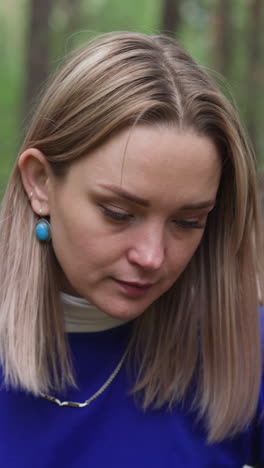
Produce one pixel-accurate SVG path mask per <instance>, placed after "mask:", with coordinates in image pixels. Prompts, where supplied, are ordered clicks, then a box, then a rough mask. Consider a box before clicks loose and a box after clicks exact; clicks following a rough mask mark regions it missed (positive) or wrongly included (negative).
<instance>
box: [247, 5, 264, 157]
mask: <svg viewBox="0 0 264 468" xmlns="http://www.w3.org/2000/svg"><path fill="white" fill-rule="evenodd" d="M263 10H264V9H263V3H262V0H251V1H250V14H249V36H248V67H247V69H248V84H247V88H248V89H247V96H248V102H247V115H248V118H247V120H248V122H247V124H248V131H249V136H250V138H251V141H252V143H253V146H254V148H255V150H256V153H257V156H259V155H258V149H259V148H258V143H259V142H258V120H259V116H260V105H259V103H260V96H261V88H262V87H263V84H262V80H263V69H262V54H263V52H262V45H261V42H262V34H263V32H262V31H263V26H264V25H263V13H264V11H263Z"/></svg>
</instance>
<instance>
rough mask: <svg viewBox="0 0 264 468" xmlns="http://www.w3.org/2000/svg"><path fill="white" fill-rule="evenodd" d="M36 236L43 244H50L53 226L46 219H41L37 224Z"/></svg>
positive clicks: (40, 211)
mask: <svg viewBox="0 0 264 468" xmlns="http://www.w3.org/2000/svg"><path fill="white" fill-rule="evenodd" d="M41 213H42V209H41V208H40V210H39V214H40V215H41ZM36 236H37V239H38V240H39V241H41V242H49V241H50V240H51V226H50V223H49V222H48V221H47V220H46V219H45V218H40V219H39V221H38V222H37V224H36Z"/></svg>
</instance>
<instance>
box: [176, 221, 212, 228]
mask: <svg viewBox="0 0 264 468" xmlns="http://www.w3.org/2000/svg"><path fill="white" fill-rule="evenodd" d="M174 223H175V224H177V226H179V227H181V228H183V229H204V228H205V225H206V223H205V222H203V223H201V222H200V221H199V219H182V220H174Z"/></svg>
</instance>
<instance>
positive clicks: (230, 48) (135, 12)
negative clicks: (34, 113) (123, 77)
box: [0, 0, 264, 195]
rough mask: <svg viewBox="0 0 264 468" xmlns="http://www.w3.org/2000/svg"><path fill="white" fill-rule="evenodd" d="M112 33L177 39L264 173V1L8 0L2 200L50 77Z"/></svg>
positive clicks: (2, 8) (2, 22)
mask: <svg viewBox="0 0 264 468" xmlns="http://www.w3.org/2000/svg"><path fill="white" fill-rule="evenodd" d="M113 30H130V31H143V32H146V33H149V34H151V33H158V32H163V33H167V34H171V35H173V36H174V37H176V38H177V39H178V40H179V41H180V42H181V43H182V45H183V46H185V48H186V49H187V50H188V51H189V52H190V53H191V54H192V55H193V56H194V58H195V59H196V60H197V61H198V62H199V63H200V64H202V65H203V66H204V67H205V68H206V69H207V70H208V71H209V73H211V74H212V75H213V76H214V77H216V79H217V81H218V83H219V84H220V86H221V88H222V90H223V92H224V93H225V94H226V95H227V96H228V98H229V99H230V100H231V101H232V102H233V103H234V104H235V106H236V107H237V109H238V112H239V113H240V116H241V120H242V123H243V126H244V128H245V129H246V131H247V133H248V135H249V137H250V139H251V141H252V144H253V146H254V149H255V153H256V157H257V161H258V167H259V170H260V171H263V170H264V1H263V0H8V1H5V0H2V2H1V4H0V47H1V49H0V50H1V74H0V121H1V124H0V141H1V154H0V195H1V193H2V190H3V188H4V186H5V184H6V180H7V177H8V174H9V172H10V169H11V166H12V164H13V162H14V160H15V158H16V155H17V152H18V149H19V145H20V143H21V141H22V139H23V135H24V133H25V130H26V128H27V126H28V123H29V120H30V114H31V110H32V108H33V106H34V104H35V103H36V101H37V96H38V92H39V90H40V89H41V87H42V86H43V85H44V84H45V82H46V80H47V77H48V76H49V75H50V74H51V73H52V72H53V71H54V70H56V69H57V68H58V67H59V66H60V63H61V61H62V60H63V58H64V57H65V55H67V53H68V52H70V51H71V49H72V48H75V47H77V46H78V45H80V44H83V43H84V42H86V41H87V40H89V38H91V37H92V36H94V35H96V34H98V33H103V32H108V31H113Z"/></svg>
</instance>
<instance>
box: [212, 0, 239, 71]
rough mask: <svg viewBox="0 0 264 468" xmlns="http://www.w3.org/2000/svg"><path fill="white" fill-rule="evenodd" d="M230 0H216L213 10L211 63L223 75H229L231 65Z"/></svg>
mask: <svg viewBox="0 0 264 468" xmlns="http://www.w3.org/2000/svg"><path fill="white" fill-rule="evenodd" d="M231 18H232V0H217V2H216V5H215V9H214V11H213V21H212V27H213V30H212V36H213V41H212V43H213V50H212V63H213V66H214V68H215V69H216V70H217V71H218V72H219V73H221V74H222V75H223V76H225V77H229V76H230V75H231V66H232V45H233V39H234V38H233V33H232V32H233V28H232V20H231Z"/></svg>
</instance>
